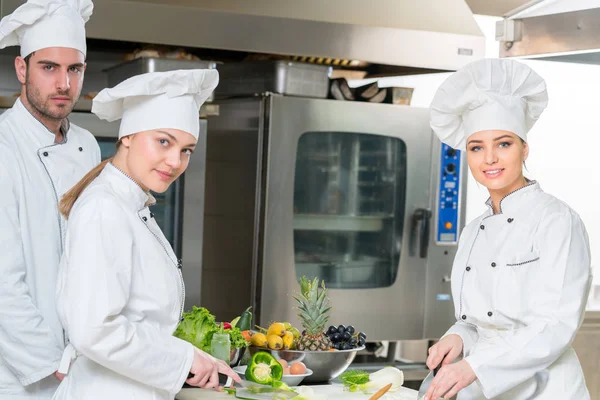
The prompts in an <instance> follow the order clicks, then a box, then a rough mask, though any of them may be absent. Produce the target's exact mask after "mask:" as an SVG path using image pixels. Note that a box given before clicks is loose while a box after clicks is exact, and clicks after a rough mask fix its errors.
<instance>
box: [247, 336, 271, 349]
mask: <svg viewBox="0 0 600 400" xmlns="http://www.w3.org/2000/svg"><path fill="white" fill-rule="evenodd" d="M250 343H251V344H253V345H254V346H258V347H267V344H268V342H267V336H266V335H265V334H264V333H260V332H256V333H254V334H253V335H252V337H251V338H250Z"/></svg>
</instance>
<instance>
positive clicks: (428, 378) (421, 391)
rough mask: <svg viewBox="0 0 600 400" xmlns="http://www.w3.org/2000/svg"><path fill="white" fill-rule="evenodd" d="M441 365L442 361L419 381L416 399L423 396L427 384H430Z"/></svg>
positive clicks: (419, 399)
mask: <svg viewBox="0 0 600 400" xmlns="http://www.w3.org/2000/svg"><path fill="white" fill-rule="evenodd" d="M441 367H442V363H440V364H439V365H438V366H437V367H435V368H434V369H433V371H430V372H429V374H427V376H426V377H425V379H424V380H423V382H422V383H421V386H420V387H419V394H418V395H417V400H421V399H422V398H423V396H425V393H427V389H429V386H430V385H431V382H432V381H433V378H435V376H436V374H437V373H438V371H439V370H440V368H441ZM430 400H433V399H430ZM436 400H437V399H436Z"/></svg>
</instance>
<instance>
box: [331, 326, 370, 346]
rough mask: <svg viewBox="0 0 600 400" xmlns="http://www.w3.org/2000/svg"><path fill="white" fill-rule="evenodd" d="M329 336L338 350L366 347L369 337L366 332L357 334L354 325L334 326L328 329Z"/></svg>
mask: <svg viewBox="0 0 600 400" xmlns="http://www.w3.org/2000/svg"><path fill="white" fill-rule="evenodd" d="M327 336H329V339H330V340H331V343H333V347H334V348H335V349H337V350H351V349H355V348H357V347H361V346H364V345H365V343H366V341H367V335H366V334H365V333H364V332H359V333H356V330H355V329H354V327H353V326H352V325H349V326H344V325H339V326H337V327H336V326H333V325H332V326H330V327H329V328H328V329H327Z"/></svg>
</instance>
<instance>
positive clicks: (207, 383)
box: [186, 348, 242, 389]
mask: <svg viewBox="0 0 600 400" xmlns="http://www.w3.org/2000/svg"><path fill="white" fill-rule="evenodd" d="M190 373H192V374H193V375H194V376H192V377H191V378H189V379H188V380H186V383H187V384H188V385H191V386H198V387H201V388H205V389H210V388H219V373H221V374H224V375H227V376H229V377H231V378H232V379H233V380H234V381H235V382H238V383H239V382H241V381H242V380H241V378H240V377H239V375H238V374H236V373H235V372H234V371H233V370H232V369H231V368H229V365H227V364H226V363H225V362H224V361H222V360H219V359H216V358H214V357H213V356H211V355H210V354H207V353H205V352H203V351H202V350H200V349H197V348H194V361H193V362H192V368H191V369H190Z"/></svg>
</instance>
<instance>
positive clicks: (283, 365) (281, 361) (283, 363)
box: [277, 359, 288, 368]
mask: <svg viewBox="0 0 600 400" xmlns="http://www.w3.org/2000/svg"><path fill="white" fill-rule="evenodd" d="M277 361H278V362H279V364H281V366H282V367H283V368H287V367H288V363H287V361H285V360H283V359H282V360H277Z"/></svg>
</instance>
